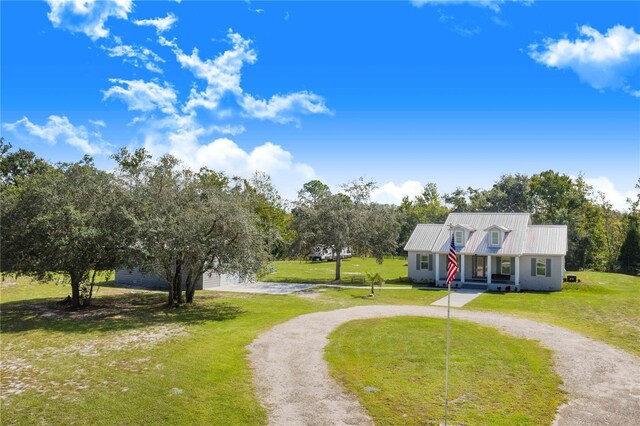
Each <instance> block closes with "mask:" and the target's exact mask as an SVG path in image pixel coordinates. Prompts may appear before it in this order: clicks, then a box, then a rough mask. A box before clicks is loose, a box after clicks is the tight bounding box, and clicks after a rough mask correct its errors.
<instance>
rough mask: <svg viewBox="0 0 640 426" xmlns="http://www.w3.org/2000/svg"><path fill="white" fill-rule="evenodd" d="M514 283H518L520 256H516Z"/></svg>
mask: <svg viewBox="0 0 640 426" xmlns="http://www.w3.org/2000/svg"><path fill="white" fill-rule="evenodd" d="M515 281H516V282H515V284H516V285H520V256H516V276H515Z"/></svg>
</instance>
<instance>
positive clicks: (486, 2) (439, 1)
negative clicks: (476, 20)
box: [411, 0, 533, 13]
mask: <svg viewBox="0 0 640 426" xmlns="http://www.w3.org/2000/svg"><path fill="white" fill-rule="evenodd" d="M508 1H511V2H513V3H524V4H531V3H533V0H411V3H412V4H413V5H414V6H415V7H422V6H424V5H437V6H448V5H459V4H468V5H471V6H476V7H484V8H487V9H491V10H493V11H494V12H496V13H497V12H500V8H501V6H502V5H504V4H505V3H507V2H508Z"/></svg>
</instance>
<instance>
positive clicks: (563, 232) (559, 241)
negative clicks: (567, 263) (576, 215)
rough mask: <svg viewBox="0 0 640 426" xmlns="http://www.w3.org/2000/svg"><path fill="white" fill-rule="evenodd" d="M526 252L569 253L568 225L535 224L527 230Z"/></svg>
mask: <svg viewBox="0 0 640 426" xmlns="http://www.w3.org/2000/svg"><path fill="white" fill-rule="evenodd" d="M527 234H528V235H527V244H526V246H525V249H524V253H525V254H555V255H561V256H562V255H565V254H566V253H567V226H566V225H534V226H530V227H529V230H528V232H527Z"/></svg>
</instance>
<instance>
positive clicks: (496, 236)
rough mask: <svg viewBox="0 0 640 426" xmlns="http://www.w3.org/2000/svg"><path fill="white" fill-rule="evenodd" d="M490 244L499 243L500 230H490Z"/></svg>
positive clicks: (496, 244)
mask: <svg viewBox="0 0 640 426" xmlns="http://www.w3.org/2000/svg"><path fill="white" fill-rule="evenodd" d="M491 245H492V246H499V245H500V231H491Z"/></svg>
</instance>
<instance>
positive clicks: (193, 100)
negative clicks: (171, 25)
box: [159, 30, 257, 111]
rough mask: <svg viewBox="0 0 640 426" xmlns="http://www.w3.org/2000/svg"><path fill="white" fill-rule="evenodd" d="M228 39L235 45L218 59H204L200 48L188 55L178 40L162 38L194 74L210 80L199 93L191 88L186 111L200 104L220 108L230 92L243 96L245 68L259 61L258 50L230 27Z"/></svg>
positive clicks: (161, 41) (209, 107) (180, 61)
mask: <svg viewBox="0 0 640 426" xmlns="http://www.w3.org/2000/svg"><path fill="white" fill-rule="evenodd" d="M227 38H228V39H229V42H230V43H231V46H232V48H231V49H230V50H227V51H225V52H223V53H221V54H220V55H218V56H217V57H216V58H214V59H206V60H202V59H200V55H199V51H198V49H197V48H194V49H193V50H192V52H191V55H187V54H186V53H184V52H183V51H182V49H180V48H179V47H178V46H177V44H176V42H175V41H168V40H166V39H164V38H161V39H160V40H159V41H160V43H161V44H163V45H164V46H169V47H172V49H173V53H174V54H175V55H176V59H177V61H178V63H180V65H181V66H182V67H183V68H186V69H188V70H189V71H191V72H192V73H193V75H194V76H196V77H198V78H201V79H203V80H206V82H207V88H206V89H205V90H204V91H202V92H199V91H198V90H196V89H195V88H194V89H192V90H191V93H190V95H189V100H188V101H187V103H186V105H185V107H184V110H185V111H191V110H193V109H194V108H196V107H204V108H206V109H211V110H214V109H216V108H217V107H218V105H219V102H220V99H221V98H222V96H223V95H224V94H225V93H227V92H230V93H233V94H236V95H239V94H241V93H242V89H241V88H240V78H241V70H242V67H243V65H244V64H245V63H249V64H253V63H254V62H255V61H256V60H257V55H256V52H255V50H253V49H252V48H251V40H248V39H244V38H242V36H241V35H240V34H237V33H234V32H233V31H232V30H229V31H228V33H227Z"/></svg>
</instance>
